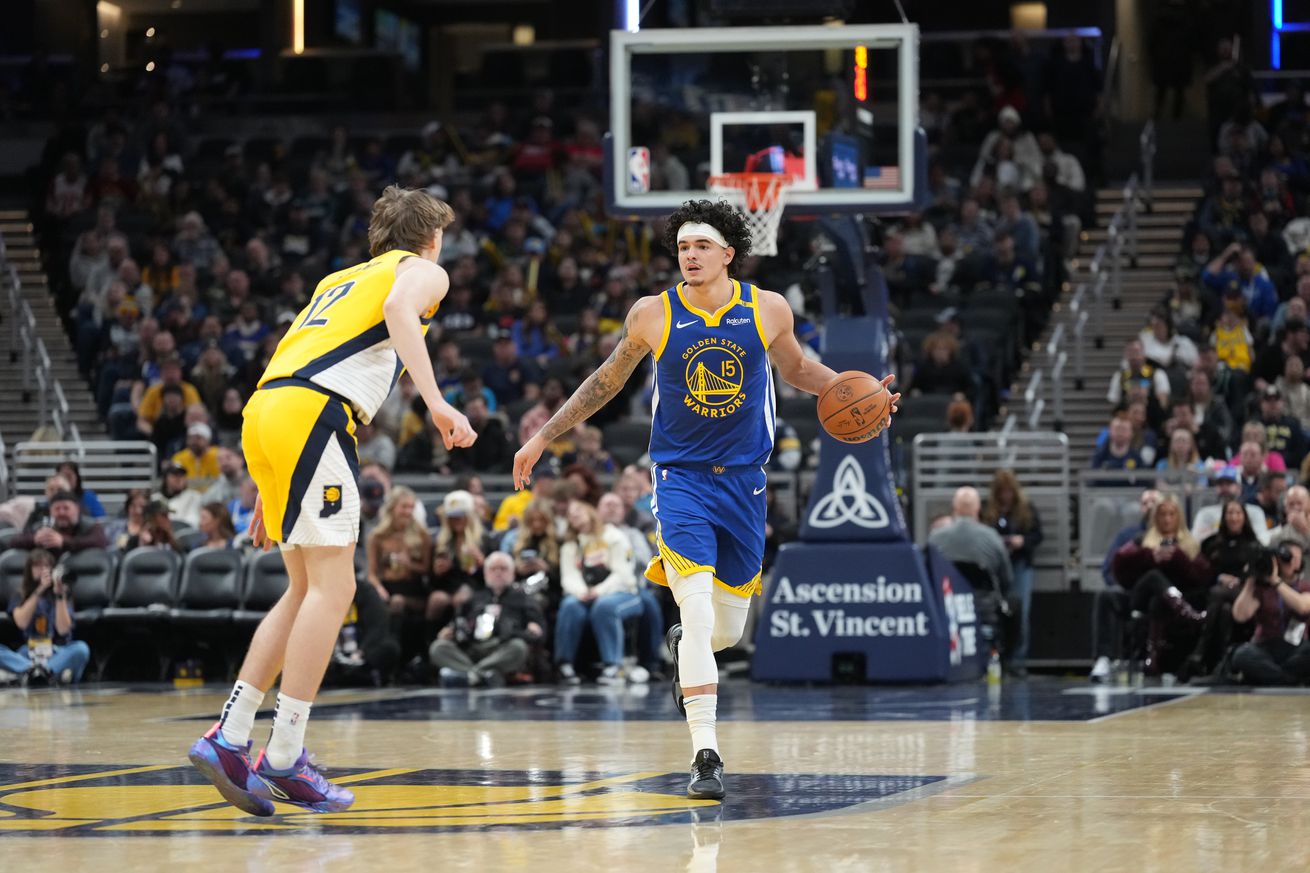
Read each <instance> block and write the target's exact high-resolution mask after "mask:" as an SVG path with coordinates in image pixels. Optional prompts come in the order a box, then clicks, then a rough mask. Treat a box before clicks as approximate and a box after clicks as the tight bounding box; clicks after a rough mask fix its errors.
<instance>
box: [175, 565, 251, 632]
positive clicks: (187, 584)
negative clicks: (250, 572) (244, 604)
mask: <svg viewBox="0 0 1310 873" xmlns="http://www.w3.org/2000/svg"><path fill="white" fill-rule="evenodd" d="M244 575H245V559H244V557H243V556H242V554H241V552H239V551H237V550H236V549H197V550H196V551H194V552H192V553H191V554H189V555H187V558H186V563H185V564H184V565H183V566H182V583H181V585H180V586H179V587H178V592H177V607H176V608H175V609H173V610H171V611H170V612H169V617H170V618H171V619H172V620H173V621H174V622H176V623H178V624H180V625H225V624H228V623H229V622H231V620H232V615H233V613H235V612H236V610H237V609H238V608H239V607H240V606H241V584H242V581H243V577H244Z"/></svg>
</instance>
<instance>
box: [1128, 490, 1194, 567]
mask: <svg viewBox="0 0 1310 873" xmlns="http://www.w3.org/2000/svg"><path fill="white" fill-rule="evenodd" d="M1165 504H1168V505H1170V506H1172V507H1173V508H1174V510H1175V511H1177V513H1178V532H1177V533H1175V534H1174V539H1175V540H1177V541H1178V548H1180V549H1182V551H1183V554H1185V555H1187V557H1189V558H1195V557H1196V555H1197V553H1198V552H1200V551H1201V544H1200V543H1198V542H1197V541H1196V538H1195V537H1193V536H1192V532H1191V531H1190V530H1188V529H1187V515H1186V513H1184V512H1183V504H1182V501H1180V500H1179V499H1178V497H1177V496H1176V495H1174V494H1166V495H1164V497H1162V498H1161V499H1160V502H1159V504H1157V505H1156V507H1155V509H1152V510H1151V515H1150V518H1149V519H1148V521H1147V523H1146V535H1145V536H1143V537H1142V545H1143V546H1145V547H1146V548H1148V549H1156V548H1159V547H1160V543H1162V542H1163V541H1164V535H1163V534H1161V533H1160V528H1158V527H1156V526H1155V517H1156V515H1158V514H1159V512H1160V507H1161V506H1164V505H1165Z"/></svg>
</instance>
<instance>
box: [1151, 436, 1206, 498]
mask: <svg viewBox="0 0 1310 873" xmlns="http://www.w3.org/2000/svg"><path fill="white" fill-rule="evenodd" d="M1155 469H1157V470H1159V471H1161V472H1169V473H1191V474H1194V476H1191V477H1186V478H1184V480H1183V481H1194V480H1195V478H1196V477H1199V479H1200V484H1202V485H1203V484H1205V475H1204V471H1205V463H1204V462H1203V461H1202V460H1201V455H1200V453H1199V452H1197V450H1196V438H1195V437H1194V436H1193V435H1192V432H1191V431H1190V430H1188V429H1186V428H1182V427H1179V428H1175V429H1174V430H1172V431H1170V434H1169V450H1168V452H1166V453H1165V456H1164V457H1163V458H1161V459H1160V460H1159V461H1157V462H1156V464H1155Z"/></svg>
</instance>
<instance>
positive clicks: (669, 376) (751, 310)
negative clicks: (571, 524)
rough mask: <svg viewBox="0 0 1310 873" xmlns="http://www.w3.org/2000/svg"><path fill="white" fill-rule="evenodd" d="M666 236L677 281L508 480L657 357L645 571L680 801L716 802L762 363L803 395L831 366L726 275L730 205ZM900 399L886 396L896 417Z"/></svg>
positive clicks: (774, 305)
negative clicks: (678, 760)
mask: <svg viewBox="0 0 1310 873" xmlns="http://www.w3.org/2000/svg"><path fill="white" fill-rule="evenodd" d="M664 244H665V246H666V247H667V248H668V249H669V251H670V252H672V253H674V254H676V255H677V258H678V267H679V269H680V270H681V272H682V278H683V281H682V282H680V283H678V284H677V285H676V286H674V287H672V288H669V289H668V290H666V291H664V292H662V293H660V294H654V295H651V296H649V297H643V298H642V299H640V300H638V301H637V302H636V304H635V305H634V306H633V307H632V309H631V310H630V311H629V312H628V316H627V318H626V320H625V321H624V325H623V332H622V334H621V335H620V336H619V338H618V341H617V343H616V345H615V348H614V351H613V353H612V354H611V355H610V356H609V358H608V359H607V360H606V361H605V362H604V363H602V364H601V365H600V366H599V367H598V368H597V369H596V370H594V371H593V372H592V373H591V375H590V376H588V377H587V379H586V380H585V381H584V382H583V383H582V385H581V386H580V387H579V388H578V390H577V391H576V392H574V394H573V396H572V397H570V398H569V399H568V400H567V401H565V402H564V404H563V405H562V406H561V407H560V408H559V410H558V411H557V412H556V413H555V414H554V415H553V416H552V417H551V419H550V420H549V421H547V422H546V423H545V424H544V425H543V426H542V427H541V429H540V430H539V431H537V432H536V434H534V435H533V436H531V437H530V438H529V439H528V440H527V442H525V443H524V444H523V448H521V449H520V450H519V452H518V454H516V455H515V456H514V483H515V487H516V488H519V489H522V488H524V487H525V486H526V485H527V484H528V482H529V480H530V478H531V476H530V471H531V470H532V469H533V466H534V465H535V464H536V463H537V460H538V459H539V458H540V457H541V455H542V453H543V452H544V451H545V450H546V447H547V446H549V445H550V443H551V441H552V440H554V439H557V438H558V437H560V436H561V435H563V434H565V433H568V432H569V431H571V430H572V429H573V428H574V427H576V426H577V425H578V424H580V423H581V422H583V421H585V420H586V419H587V418H588V417H589V416H591V415H592V414H593V413H595V412H596V411H597V410H599V409H600V408H601V407H602V406H604V405H605V404H606V403H607V402H609V400H610V398H612V397H614V396H615V395H616V394H618V393H619V390H620V389H621V388H622V387H623V385H624V384H625V383H626V382H627V381H628V378H629V377H630V376H631V375H632V373H633V371H634V370H636V369H637V367H638V365H640V364H642V363H643V362H644V361H645V360H646V356H647V355H650V356H652V357H653V358H654V370H655V400H654V402H653V406H654V409H653V410H652V422H651V442H650V457H651V460H652V461H653V462H654V468H653V475H654V493H653V501H652V510H653V511H654V514H655V519H656V523H657V528H656V545H657V547H658V552H659V553H658V555H656V556H655V558H653V559H652V560H651V563H650V566H649V567H647V569H646V577H647V578H648V579H650V580H651V581H652V582H654V583H656V584H659V585H665V586H668V588H669V589H670V590H671V592H672V594H673V599H674V600H675V601H677V603H678V609H679V612H680V617H681V623H680V624H677V625H674V627H673V628H672V629H671V630H670V631H669V635H668V637H667V640H668V646H669V649H670V653H671V654H672V655H673V664H674V679H673V682H674V700H675V702H676V704H677V706H678V708H679V710H680V711H682V712H683V713H684V714H685V715H686V718H687V726H688V728H689V729H690V732H691V745H692V753H693V756H694V757H693V760H692V765H691V779H690V782H689V783H688V786H687V796H688V797H690V798H694V799H703V800H721V799H722V798H723V797H724V787H723V758H722V756H721V755H720V752H719V742H718V737H717V734H716V730H715V720H716V713H717V707H718V683H719V672H718V667H717V665H716V663H715V660H714V653H715V652H716V651H721V650H722V649H725V648H727V647H729V646H731V645H733V644H734V643H736V642H737V640H738V639H739V638H740V637H741V635H742V631H743V630H744V628H745V626H746V614H747V611H748V609H749V607H750V602H751V598H752V597H753V596H754V595H755V594H757V593H759V591H760V570H761V564H762V561H763V558H764V540H765V536H764V531H765V513H766V510H767V502H766V497H765V491H766V483H765V472H764V467H765V465H766V464H767V463H768V461H769V455H770V453H771V452H772V451H773V442H774V427H775V422H774V393H773V378H772V375H771V373H770V366H771V365H772V366H773V367H776V368H777V370H778V375H779V376H781V377H782V378H783V379H784V380H785V381H786V382H787V383H788V384H790V385H793V386H795V387H796V388H799V389H800V390H802V391H805V392H808V393H810V394H818V393H819V392H820V391H821V390H823V388H824V386H826V385H827V384H828V383H829V382H830V381H831V380H832V379H833V378H835V376H836V374H835V373H834V372H833V371H832V370H831V369H830V368H829V367H826V366H824V365H823V364H821V363H819V362H818V361H814V360H811V359H809V358H807V357H806V356H805V355H804V353H803V352H802V350H801V346H800V343H799V342H797V340H796V336H795V334H794V332H793V315H792V311H791V307H790V306H789V305H788V304H787V300H786V298H784V297H783V296H782V295H781V294H777V293H775V292H773V291H765V290H763V289H760V288H756V287H754V286H753V285H751V284H750V283H748V282H743V281H738V280H737V279H734V278H733V273H735V272H736V270H737V265H738V263H739V262H740V258H742V257H744V256H745V255H747V254H749V253H750V249H751V238H750V234H749V233H748V231H747V228H746V223H745V220H744V219H743V218H742V216H741V214H740V213H738V212H737V210H736V209H734V208H733V207H732V206H731V205H730V204H728V203H725V202H723V201H719V202H717V203H712V202H710V201H708V200H693V201H688V202H687V203H684V204H683V205H682V207H681V208H680V209H678V210H677V211H676V212H674V213H673V215H671V216H670V217H669V219H668V222H667V224H666V231H665V235H664ZM894 378H895V377H894V376H888V377H886V378H885V379H884V380H883V384H884V385H890V384H891V382H892V380H893V379H894ZM889 390H890V389H889ZM899 399H900V395H899V394H893V395H892V397H891V400H892V404H893V405H892V409H893V411H894V410H895V403H896V402H897V400H899Z"/></svg>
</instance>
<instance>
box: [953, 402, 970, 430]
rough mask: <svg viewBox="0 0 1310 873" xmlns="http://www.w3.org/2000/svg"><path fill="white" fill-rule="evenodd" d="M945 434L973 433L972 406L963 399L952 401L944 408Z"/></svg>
mask: <svg viewBox="0 0 1310 873" xmlns="http://www.w3.org/2000/svg"><path fill="white" fill-rule="evenodd" d="M946 431H947V433H972V432H973V404H971V403H970V402H969V401H967V400H964V399H963V398H957V399H955V400H952V401H951V403H950V405H949V406H947V407H946Z"/></svg>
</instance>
